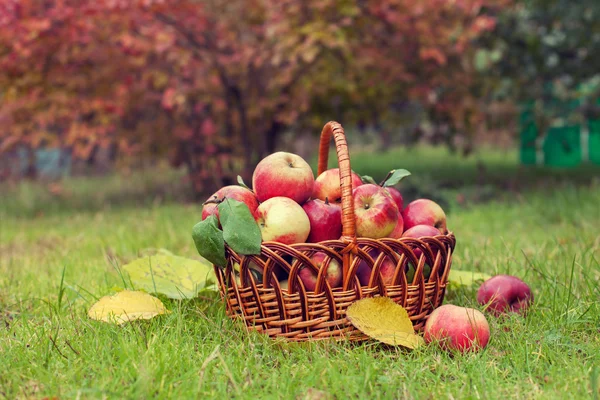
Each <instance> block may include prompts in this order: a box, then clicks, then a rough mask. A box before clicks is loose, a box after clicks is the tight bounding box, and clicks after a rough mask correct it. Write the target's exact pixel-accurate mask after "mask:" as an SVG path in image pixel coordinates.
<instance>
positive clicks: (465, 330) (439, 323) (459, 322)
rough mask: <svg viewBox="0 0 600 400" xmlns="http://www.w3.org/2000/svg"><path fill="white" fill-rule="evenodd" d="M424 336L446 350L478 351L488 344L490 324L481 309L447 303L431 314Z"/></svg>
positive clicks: (429, 341) (426, 339)
mask: <svg viewBox="0 0 600 400" xmlns="http://www.w3.org/2000/svg"><path fill="white" fill-rule="evenodd" d="M423 337H424V339H425V342H426V343H432V342H438V343H439V345H440V346H441V348H442V349H444V350H457V351H460V352H467V351H476V350H481V349H483V348H484V347H485V346H487V344H488V341H489V339H490V326H489V324H488V322H487V319H486V318H485V315H483V314H482V313H481V311H479V310H476V309H474V308H466V307H458V306H455V305H452V304H445V305H443V306H441V307H438V308H436V309H435V310H433V312H432V313H431V314H430V315H429V318H427V322H425V329H424V336H423Z"/></svg>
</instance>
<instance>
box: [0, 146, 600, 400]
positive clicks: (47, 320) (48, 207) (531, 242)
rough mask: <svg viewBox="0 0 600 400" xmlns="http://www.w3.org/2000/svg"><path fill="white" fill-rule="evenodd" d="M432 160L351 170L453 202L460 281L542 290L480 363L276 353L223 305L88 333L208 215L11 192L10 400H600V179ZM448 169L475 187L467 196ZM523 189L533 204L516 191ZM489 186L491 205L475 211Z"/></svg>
mask: <svg viewBox="0 0 600 400" xmlns="http://www.w3.org/2000/svg"><path fill="white" fill-rule="evenodd" d="M436 151H437V150H436ZM426 154H429V155H430V157H429V158H428V159H427V158H425V160H424V159H423V155H419V154H416V155H415V154H412V155H411V154H409V152H406V153H396V154H394V153H393V152H390V153H389V154H386V155H382V156H381V158H379V157H378V162H376V163H373V162H371V161H369V157H368V155H361V154H358V155H357V158H356V162H355V164H354V167H355V169H356V170H358V171H360V172H362V173H369V174H372V175H375V176H382V175H385V171H387V169H389V168H388V167H390V165H391V166H392V167H393V166H398V167H405V166H406V167H407V168H408V169H411V170H412V171H413V172H414V176H412V177H410V179H412V180H413V183H412V185H414V186H415V187H417V186H418V184H417V183H418V182H419V181H418V179H419V177H420V176H427V178H426V182H427V187H428V190H431V191H434V190H436V188H439V190H440V193H443V194H444V196H445V197H444V198H445V199H446V200H447V203H448V204H449V212H448V214H449V215H448V218H449V226H450V228H451V230H453V231H454V232H455V234H456V237H457V248H456V253H455V258H454V262H453V268H455V269H460V270H473V271H482V272H486V273H489V274H498V273H509V274H514V275H517V276H519V277H521V278H522V279H524V280H525V281H527V282H528V283H529V284H530V285H531V287H532V289H533V291H534V295H535V304H534V307H533V308H532V310H531V312H530V313H529V314H528V315H527V316H526V317H518V316H511V317H509V318H507V319H503V320H499V319H495V318H493V317H488V320H489V321H490V325H491V328H492V338H491V341H490V344H489V346H488V347H487V348H486V349H485V350H484V351H483V352H480V353H476V354H467V355H451V354H447V353H444V352H442V351H440V350H439V349H437V348H435V347H434V346H426V347H424V348H421V349H418V350H416V351H412V352H408V351H404V350H402V349H399V348H391V347H387V346H382V345H379V344H377V343H375V342H365V343H362V344H358V345H357V344H348V343H338V344H335V343H319V344H301V345H298V344H287V343H282V342H278V341H272V340H270V339H267V338H265V337H263V336H262V335H259V334H248V333H246V332H245V330H244V329H243V328H242V327H241V326H240V325H238V324H235V323H232V322H231V321H230V320H229V319H228V318H227V317H226V316H225V315H224V307H223V305H222V304H221V303H220V301H219V299H218V298H217V297H216V296H214V295H211V294H203V295H202V296H201V297H199V298H198V299H196V300H194V301H181V302H180V301H170V300H166V299H165V300H164V301H165V304H166V305H167V307H168V308H169V309H170V310H172V311H173V312H172V313H171V314H169V315H166V316H161V317H157V318H155V319H153V320H150V321H143V322H136V323H131V324H126V325H124V326H114V325H109V324H106V323H102V322H97V321H92V320H90V319H89V318H88V317H87V314H86V312H87V309H88V308H89V307H90V306H91V305H92V304H93V303H94V302H95V300H96V299H97V298H99V297H101V296H103V295H105V294H108V293H112V292H113V291H114V290H116V289H117V288H119V287H122V286H123V282H122V280H121V277H120V274H119V272H118V266H119V265H121V264H122V263H124V262H126V261H127V260H131V259H134V258H136V257H137V255H139V254H140V252H142V251H143V250H144V249H149V248H166V249H168V250H170V251H172V252H174V253H176V254H178V255H182V256H187V257H195V255H196V251H195V249H194V245H193V242H192V241H191V237H190V231H191V227H192V226H193V224H194V223H195V222H196V221H197V220H198V219H199V215H200V207H199V206H198V205H197V204H192V203H189V202H188V203H183V202H174V201H170V199H175V198H176V196H171V197H169V196H166V197H165V196H164V195H162V196H161V197H160V198H161V199H162V200H160V201H157V200H155V197H153V196H150V195H147V196H146V197H145V195H144V193H145V192H144V191H145V190H149V189H148V187H146V186H143V185H141V184H139V183H138V184H136V185H132V187H131V188H130V189H129V190H130V193H134V195H131V196H129V197H127V196H125V197H124V198H118V199H119V200H122V201H120V205H117V204H116V200H115V199H117V197H113V196H112V194H111V193H112V192H111V193H108V191H114V193H120V190H122V189H123V188H124V187H125V186H126V185H127V180H126V179H123V178H114V179H117V180H118V182H121V183H118V184H115V183H114V182H113V181H111V180H110V179H113V178H110V179H108V180H107V178H94V179H89V180H82V179H73V180H70V181H67V182H66V183H65V184H64V185H63V187H62V190H64V191H66V192H67V193H69V195H68V196H65V195H62V197H61V196H60V195H59V196H58V197H53V196H52V195H49V194H48V193H47V191H46V189H44V188H43V187H41V186H39V185H21V186H18V187H11V188H10V189H7V190H5V191H4V192H5V193H7V194H6V195H5V196H4V197H3V199H2V207H1V209H0V218H1V222H0V223H1V225H0V257H1V259H0V260H1V263H0V365H1V366H2V368H1V369H0V398H2V397H5V398H8V399H13V398H17V397H20V398H44V397H56V398H134V399H146V398H161V399H162V398H228V397H234V398H266V399H271V398H307V399H327V398H337V399H345V398H353V399H379V398H381V399H388V398H417V399H421V398H448V399H459V398H461V399H462V398H474V399H477V398H494V399H507V398H519V399H522V398H539V399H562V398H566V397H567V396H568V397H570V398H573V399H580V398H581V399H585V398H596V399H597V398H599V397H600V229H599V227H600V206H599V205H600V182H598V180H597V179H594V178H593V175H594V174H596V173H597V172H598V171H597V169H596V170H590V169H585V170H584V171H581V172H580V173H575V172H556V171H550V172H549V171H545V170H544V171H535V170H533V172H532V170H528V171H525V172H523V175H521V178H517V177H516V176H517V173H519V172H521V171H519V169H518V167H517V166H516V165H515V164H514V162H512V161H506V160H510V157H507V156H506V155H502V154H500V153H490V154H487V155H486V156H485V157H484V158H483V160H484V161H485V160H490V161H489V162H487V163H486V165H487V166H488V169H489V170H492V172H489V173H487V174H483V175H482V174H481V173H480V172H478V171H479V170H478V166H477V165H478V163H477V158H472V159H468V160H466V161H460V159H456V160H454V158H452V156H449V155H447V154H445V153H444V154H442V153H439V155H440V157H441V156H443V157H445V158H442V160H446V163H444V162H443V161H441V162H440V161H439V159H438V157H435V155H436V154H438V153H436V152H431V153H426ZM403 156H406V157H405V158H403ZM419 159H420V161H421V162H419ZM371 160H372V158H371ZM397 160H401V162H400V164H401V165H393V163H394V162H397ZM453 160H454V161H453ZM427 166H429V167H427ZM453 168H454V171H455V173H456V171H459V172H464V175H462V176H464V177H465V178H460V179H458V180H459V182H458V183H457V184H455V185H451V184H450V183H452V182H454V181H453V180H452V179H450V178H452V175H453V172H452V170H453ZM497 171H501V172H502V173H499V172H497ZM596 176H598V175H596ZM502 177H504V178H505V179H501V178H502ZM582 177H584V178H585V179H584V178H582ZM480 179H484V180H485V181H484V182H481V181H478V180H480ZM574 181H578V184H575V183H574ZM109 182H113V184H109ZM138 182H139V180H138ZM511 182H513V183H514V182H516V183H517V184H519V185H521V186H525V187H526V188H527V190H520V189H519V190H518V191H517V190H516V189H515V190H514V191H507V190H508V189H507V188H509V189H510V188H512V187H513V186H512V185H513V184H512V183H511ZM478 184H479V185H478ZM111 185H112V186H111ZM407 185H408V184H407ZM486 185H489V186H490V187H491V189H490V192H489V193H491V195H488V196H487V197H486V198H485V199H483V200H485V201H484V202H481V201H482V198H481V196H480V195H479V194H478V192H477V191H478V190H480V189H478V188H481V187H486ZM519 185H517V186H519ZM98 188H101V189H98ZM107 188H108V189H107ZM136 188H138V189H139V190H138V189H136ZM136 190H138V191H136ZM465 196H466V200H464V198H465ZM165 199H166V200H165ZM457 199H458V200H457ZM111 201H113V203H112V204H111V205H109V204H108V202H111ZM136 204H137V205H136ZM475 291H476V288H461V289H452V290H449V291H448V293H447V296H446V302H449V303H453V304H457V305H463V306H473V307H478V305H477V304H476V302H475Z"/></svg>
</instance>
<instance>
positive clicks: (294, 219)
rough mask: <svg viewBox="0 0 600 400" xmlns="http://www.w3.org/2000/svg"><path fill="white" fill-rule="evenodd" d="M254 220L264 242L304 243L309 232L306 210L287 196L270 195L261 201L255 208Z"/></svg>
mask: <svg viewBox="0 0 600 400" xmlns="http://www.w3.org/2000/svg"><path fill="white" fill-rule="evenodd" d="M256 222H257V223H258V226H259V228H260V233H261V236H262V240H263V241H265V242H266V241H274V242H280V243H284V244H292V243H304V242H306V239H307V238H308V234H309V233H310V221H309V219H308V216H307V215H306V212H304V209H303V208H302V207H301V206H300V205H299V204H298V203H297V202H295V201H294V200H292V199H290V198H287V197H280V196H278V197H272V198H270V199H268V200H267V201H265V202H264V203H261V204H260V205H259V206H258V208H257V209H256Z"/></svg>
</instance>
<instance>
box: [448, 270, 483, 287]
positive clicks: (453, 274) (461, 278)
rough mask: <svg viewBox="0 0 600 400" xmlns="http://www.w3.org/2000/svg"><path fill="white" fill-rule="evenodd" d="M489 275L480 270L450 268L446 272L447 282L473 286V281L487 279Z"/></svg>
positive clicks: (455, 284)
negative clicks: (448, 271) (448, 272)
mask: <svg viewBox="0 0 600 400" xmlns="http://www.w3.org/2000/svg"><path fill="white" fill-rule="evenodd" d="M490 278H491V275H488V274H484V273H481V272H472V271H459V270H456V269H451V270H450V274H448V283H449V284H450V285H454V286H473V285H474V284H475V282H480V281H481V282H483V281H487V280H488V279H490Z"/></svg>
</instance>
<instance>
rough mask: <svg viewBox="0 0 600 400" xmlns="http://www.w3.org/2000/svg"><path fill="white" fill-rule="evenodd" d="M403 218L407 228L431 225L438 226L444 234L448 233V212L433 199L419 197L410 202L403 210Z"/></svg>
mask: <svg viewBox="0 0 600 400" xmlns="http://www.w3.org/2000/svg"><path fill="white" fill-rule="evenodd" d="M402 218H403V219H404V229H406V230H408V229H410V228H412V227H413V226H416V225H430V226H433V227H435V228H437V229H438V230H439V231H440V232H441V233H442V234H444V235H445V234H446V233H448V229H447V227H446V213H444V210H443V209H442V207H440V206H439V204H437V203H436V202H434V201H433V200H429V199H418V200H415V201H412V202H410V203H409V204H408V205H407V206H406V208H405V209H404V210H403V211H402Z"/></svg>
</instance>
